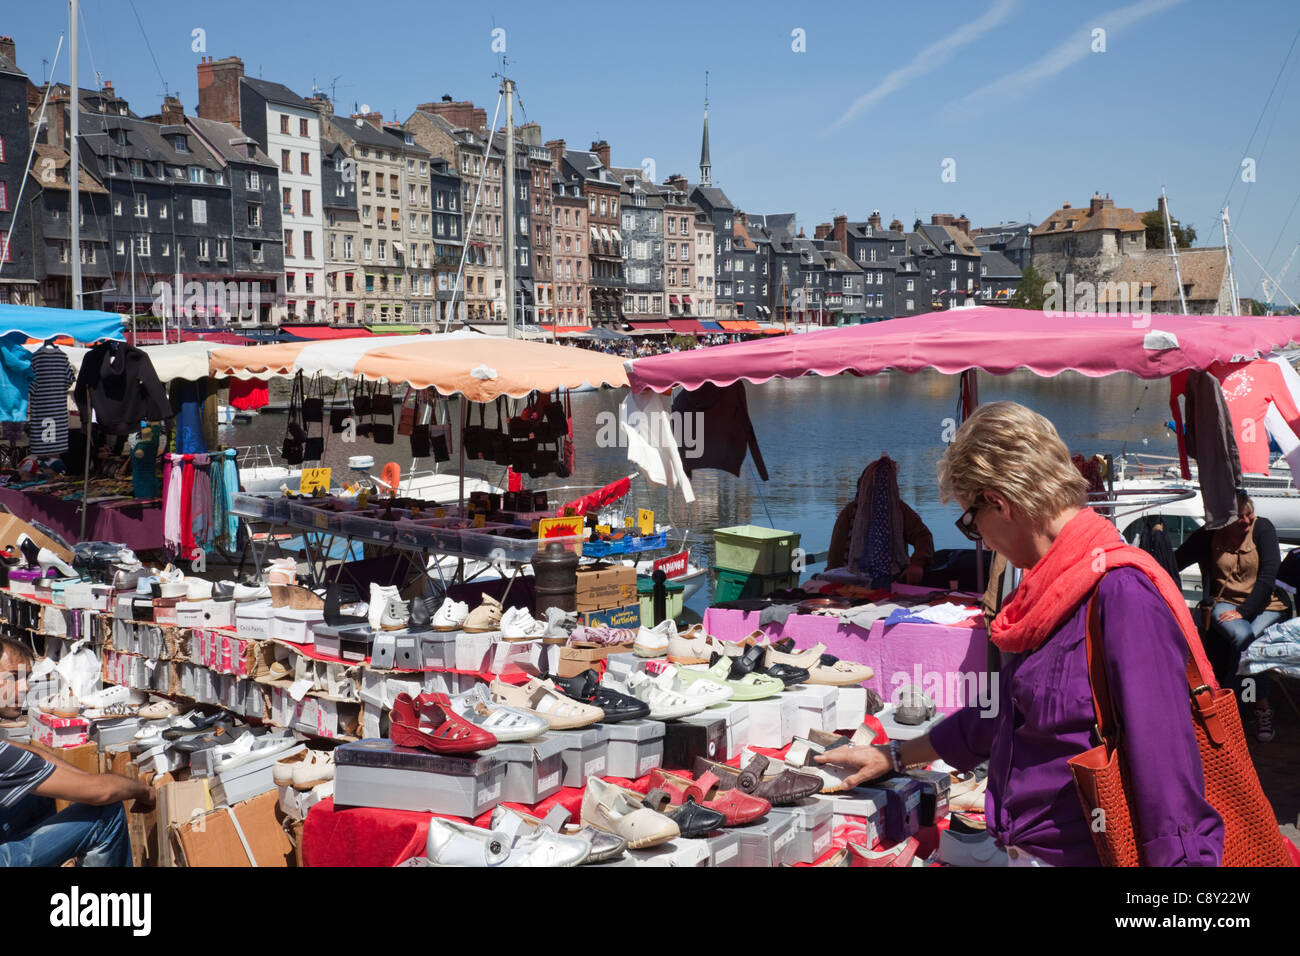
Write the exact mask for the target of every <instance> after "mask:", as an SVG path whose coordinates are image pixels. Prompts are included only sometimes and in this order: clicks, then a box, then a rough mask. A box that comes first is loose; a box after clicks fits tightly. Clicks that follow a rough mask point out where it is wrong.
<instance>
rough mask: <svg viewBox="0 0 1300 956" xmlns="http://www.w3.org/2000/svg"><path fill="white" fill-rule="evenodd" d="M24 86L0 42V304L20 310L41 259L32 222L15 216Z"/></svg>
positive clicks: (27, 141)
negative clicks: (18, 306) (17, 306)
mask: <svg viewBox="0 0 1300 956" xmlns="http://www.w3.org/2000/svg"><path fill="white" fill-rule="evenodd" d="M30 85H31V83H30V81H29V80H28V79H27V74H26V73H24V72H23V71H22V70H20V69H19V68H18V59H17V53H16V50H15V46H14V41H13V39H12V38H11V37H0V303H14V304H22V305H35V304H36V302H35V299H36V293H37V289H36V284H37V281H38V275H37V272H38V265H37V263H38V260H39V259H41V258H42V257H41V256H40V255H39V254H38V252H37V249H36V246H35V243H34V242H33V234H32V217H31V216H28V215H24V216H19V215H17V203H18V193H19V192H20V191H21V190H22V186H23V173H24V170H25V169H26V163H27V153H28V151H29V149H30V147H31V138H30V132H29V127H28V116H27V90H28V87H29V86H30ZM47 168H48V167H47ZM37 188H39V187H37ZM23 201H24V202H26V201H27V196H26V195H24V197H23ZM65 205H66V200H65Z"/></svg>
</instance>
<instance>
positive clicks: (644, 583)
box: [636, 577, 686, 627]
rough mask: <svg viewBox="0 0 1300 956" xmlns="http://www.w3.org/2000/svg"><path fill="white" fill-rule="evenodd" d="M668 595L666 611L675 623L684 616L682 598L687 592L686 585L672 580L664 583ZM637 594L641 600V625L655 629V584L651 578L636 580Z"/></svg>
mask: <svg viewBox="0 0 1300 956" xmlns="http://www.w3.org/2000/svg"><path fill="white" fill-rule="evenodd" d="M664 587H665V588H667V589H668V594H667V596H666V598H665V599H664V611H665V613H666V614H667V615H668V617H670V618H672V619H673V620H674V621H675V620H677V619H678V618H679V617H681V616H682V597H683V592H684V591H685V590H686V585H684V584H674V583H673V581H672V580H671V579H669V580H667V581H665V582H664ZM636 593H637V597H638V598H640V600H641V623H642V624H644V625H645V626H646V627H654V623H655V583H654V581H653V580H652V579H650V578H644V577H639V578H637V579H636Z"/></svg>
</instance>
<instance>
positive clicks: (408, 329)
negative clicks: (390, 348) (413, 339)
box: [366, 322, 420, 335]
mask: <svg viewBox="0 0 1300 956" xmlns="http://www.w3.org/2000/svg"><path fill="white" fill-rule="evenodd" d="M366 328H367V329H369V330H370V331H371V332H374V333H375V334H376V335H385V334H391V333H401V334H402V335H412V334H414V333H416V332H418V331H420V327H419V326H418V325H402V324H401V323H395V322H379V323H376V324H375V325H367V326H366Z"/></svg>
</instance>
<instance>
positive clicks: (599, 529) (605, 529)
mask: <svg viewBox="0 0 1300 956" xmlns="http://www.w3.org/2000/svg"><path fill="white" fill-rule="evenodd" d="M609 533H610V532H609V525H607V524H598V525H596V534H609Z"/></svg>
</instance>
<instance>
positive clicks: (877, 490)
mask: <svg viewBox="0 0 1300 956" xmlns="http://www.w3.org/2000/svg"><path fill="white" fill-rule="evenodd" d="M909 547H910V548H911V549H912V557H911V558H910V559H909V558H908V556H907V549H908V548H909ZM933 557H934V535H932V534H930V529H929V528H927V527H926V526H925V522H924V521H922V520H921V516H920V515H918V514H917V513H916V512H915V511H913V510H912V509H911V508H910V507H908V505H907V503H906V502H904V501H903V500H902V499H901V498H899V496H898V465H896V464H895V463H894V460H893V459H892V458H890V457H889V456H888V455H881V456H880V458H879V459H877V460H876V461H873V462H872V463H871V464H869V465H867V467H866V468H864V469H863V470H862V474H861V475H860V476H859V477H858V493H857V497H856V498H854V499H853V500H852V501H850V502H849V503H848V504H847V505H845V506H844V508H843V509H842V510H841V511H840V514H839V517H838V518H837V519H836V521H835V530H834V531H832V532H831V546H830V551H829V553H828V555H827V558H826V567H828V568H847V569H848V570H850V571H855V572H858V573H861V574H864V575H866V576H867V577H868V578H870V579H871V581H872V586H873V587H888V586H889V584H890V582H892V581H894V580H895V579H897V580H901V581H903V582H905V583H907V584H920V583H921V576H922V575H923V574H924V573H925V569H926V568H927V567H929V565H930V560H931V559H932V558H933Z"/></svg>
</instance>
